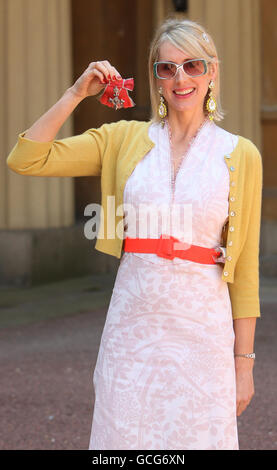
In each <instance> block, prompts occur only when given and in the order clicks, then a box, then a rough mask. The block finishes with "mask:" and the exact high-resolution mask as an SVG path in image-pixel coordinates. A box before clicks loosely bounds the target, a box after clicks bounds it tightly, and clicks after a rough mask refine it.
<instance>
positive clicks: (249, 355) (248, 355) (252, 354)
mask: <svg viewBox="0 0 277 470" xmlns="http://www.w3.org/2000/svg"><path fill="white" fill-rule="evenodd" d="M235 356H239V357H248V358H249V359H255V357H256V355H255V353H251V354H235Z"/></svg>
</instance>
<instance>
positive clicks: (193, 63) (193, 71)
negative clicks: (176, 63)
mask: <svg viewBox="0 0 277 470" xmlns="http://www.w3.org/2000/svg"><path fill="white" fill-rule="evenodd" d="M205 70H206V69H205V63H204V61H203V60H190V61H189V62H186V63H185V64H184V71H185V72H186V73H187V74H188V75H191V76H192V77H195V76H197V75H203V74H204V73H205Z"/></svg>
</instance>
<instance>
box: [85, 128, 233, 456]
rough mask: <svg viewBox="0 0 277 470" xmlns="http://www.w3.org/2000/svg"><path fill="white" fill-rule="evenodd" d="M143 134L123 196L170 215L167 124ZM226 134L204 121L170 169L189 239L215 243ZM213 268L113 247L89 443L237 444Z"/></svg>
mask: <svg viewBox="0 0 277 470" xmlns="http://www.w3.org/2000/svg"><path fill="white" fill-rule="evenodd" d="M149 136H150V138H151V139H152V140H153V141H154V142H155V147H154V148H153V149H152V150H151V151H150V152H149V153H148V154H147V155H145V157H144V158H143V159H142V160H141V161H140V162H139V163H138V165H137V166H136V168H135V169H134V171H133V173H132V174H131V176H130V177H129V179H128V181H127V183H126V186H125V191H124V203H126V204H127V203H131V204H134V205H135V206H136V207H138V206H139V204H140V203H141V202H143V203H146V204H156V205H157V211H159V207H160V206H161V205H162V204H168V205H169V211H168V213H169V215H170V207H171V206H170V202H171V196H172V193H171V191H172V187H171V184H170V173H169V172H170V159H169V141H168V133H167V128H166V127H165V128H162V127H161V126H160V125H159V124H152V125H151V126H150V128H149ZM236 143H237V136H235V135H233V134H230V133H228V132H227V131H225V130H223V129H221V128H219V127H218V126H216V125H215V123H213V122H207V124H206V125H205V126H204V127H203V128H202V129H201V131H200V133H199V135H198V137H197V139H196V140H195V141H194V142H193V145H192V147H191V151H190V152H189V153H188V154H187V155H186V156H185V158H184V160H183V163H182V166H181V168H180V169H179V172H178V174H177V178H176V184H175V191H174V201H175V202H176V201H177V202H178V203H180V204H182V203H189V204H191V205H192V243H193V244H198V245H201V246H206V247H210V248H211V247H215V246H217V245H218V244H219V243H220V235H221V229H222V226H223V224H224V222H225V220H226V217H227V216H228V192H229V173H228V169H227V166H226V164H225V161H224V155H225V154H226V153H230V152H232V150H233V148H234V146H235V145H236ZM138 213H139V211H138ZM138 222H139V221H138V220H137V219H135V224H137V223H138ZM183 223H184V224H186V220H184V221H183ZM130 229H134V226H132V227H130V226H129V223H128V227H127V229H126V233H128V232H129V230H130ZM174 229H175V227H174V222H173V223H172V226H171V230H172V235H174V236H176V231H175V230H174ZM179 229H180V227H178V230H179ZM184 233H185V231H184ZM160 234H161V227H159V230H158V233H157V237H158V236H159V235H160ZM178 235H180V230H179V231H178ZM185 238H186V237H185ZM221 274H222V266H221V265H220V264H214V265H204V264H200V263H194V262H191V261H187V260H182V259H179V258H175V259H174V260H168V259H165V258H160V257H158V256H156V255H155V254H143V253H126V252H125V253H123V256H122V257H121V260H120V265H119V269H118V273H117V276H116V280H115V284H114V288H113V292H112V297H111V301H110V305H109V309H108V312H107V317H106V322H105V326H104V330H103V333H102V337H101V342H100V347H99V353H98V357H97V362H96V366H95V370H94V375H93V386H94V392H95V405H94V412H93V420H92V429H91V436H90V444H89V449H90V450H93V449H94V450H116V449H120V450H121V449H122V450H129V449H136V450H212V449H218V450H227V449H230V450H235V449H238V435H237V420H236V386H235V368H234V357H233V346H234V331H233V321H232V309H231V302H230V297H229V291H228V285H227V283H226V282H224V281H222V279H221Z"/></svg>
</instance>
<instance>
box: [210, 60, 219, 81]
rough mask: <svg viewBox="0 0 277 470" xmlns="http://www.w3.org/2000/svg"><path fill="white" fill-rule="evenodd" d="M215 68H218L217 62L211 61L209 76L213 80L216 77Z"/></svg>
mask: <svg viewBox="0 0 277 470" xmlns="http://www.w3.org/2000/svg"><path fill="white" fill-rule="evenodd" d="M217 69H218V63H217V62H212V63H211V64H210V77H211V79H212V80H215V79H216V77H217Z"/></svg>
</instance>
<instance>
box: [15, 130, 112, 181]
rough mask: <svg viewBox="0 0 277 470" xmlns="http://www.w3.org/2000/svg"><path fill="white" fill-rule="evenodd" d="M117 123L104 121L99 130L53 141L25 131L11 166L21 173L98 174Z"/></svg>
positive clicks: (53, 174) (19, 140) (44, 174)
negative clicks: (41, 140) (43, 140)
mask: <svg viewBox="0 0 277 470" xmlns="http://www.w3.org/2000/svg"><path fill="white" fill-rule="evenodd" d="M115 124H116V123H111V124H103V125H102V126H101V127H99V128H98V129H94V128H92V129H88V130H87V131H85V132H84V133H83V134H80V135H76V136H72V137H67V138H64V139H60V140H52V141H50V142H38V141H35V140H31V139H28V138H26V137H25V133H26V132H27V131H24V132H22V133H20V134H19V136H18V140H17V143H16V145H15V146H14V147H13V149H12V150H11V152H10V154H9V155H8V158H7V165H8V167H9V168H10V169H11V170H13V171H14V172H15V173H18V174H20V175H31V176H98V175H100V174H101V168H102V160H103V155H104V153H105V149H106V147H107V145H108V140H109V142H110V141H111V139H109V138H110V137H111V133H112V131H113V129H114V125H115Z"/></svg>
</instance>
